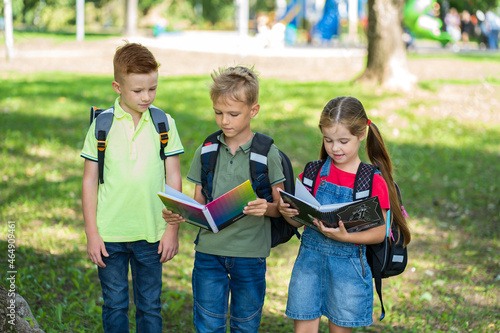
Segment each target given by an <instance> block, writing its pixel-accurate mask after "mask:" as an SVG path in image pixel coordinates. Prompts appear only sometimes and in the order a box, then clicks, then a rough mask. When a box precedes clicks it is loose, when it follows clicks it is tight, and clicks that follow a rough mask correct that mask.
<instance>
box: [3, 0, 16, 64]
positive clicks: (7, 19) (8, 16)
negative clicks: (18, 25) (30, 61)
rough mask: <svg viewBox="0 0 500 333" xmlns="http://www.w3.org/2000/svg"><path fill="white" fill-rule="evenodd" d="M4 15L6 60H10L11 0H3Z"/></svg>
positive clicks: (11, 51) (11, 36)
mask: <svg viewBox="0 0 500 333" xmlns="http://www.w3.org/2000/svg"><path fill="white" fill-rule="evenodd" d="M4 17H5V47H6V48H7V60H11V59H12V58H13V57H14V28H13V26H12V2H11V1H10V0H4Z"/></svg>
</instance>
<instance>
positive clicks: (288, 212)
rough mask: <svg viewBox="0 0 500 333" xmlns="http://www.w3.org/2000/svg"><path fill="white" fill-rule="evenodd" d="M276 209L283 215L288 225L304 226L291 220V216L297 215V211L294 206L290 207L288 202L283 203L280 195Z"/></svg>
mask: <svg viewBox="0 0 500 333" xmlns="http://www.w3.org/2000/svg"><path fill="white" fill-rule="evenodd" d="M278 210H279V211H280V213H281V216H283V217H284V218H285V220H286V221H287V222H288V223H289V224H290V225H293V226H294V227H296V228H300V227H303V226H304V225H303V224H302V223H300V222H297V221H295V220H292V217H293V216H295V215H299V211H298V210H297V209H295V208H290V204H288V203H285V202H284V201H283V199H282V198H281V196H280V200H279V201H278Z"/></svg>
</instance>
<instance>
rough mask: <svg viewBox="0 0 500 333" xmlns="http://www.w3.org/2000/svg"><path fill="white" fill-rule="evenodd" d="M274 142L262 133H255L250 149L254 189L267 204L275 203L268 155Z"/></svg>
mask: <svg viewBox="0 0 500 333" xmlns="http://www.w3.org/2000/svg"><path fill="white" fill-rule="evenodd" d="M273 143H274V140H273V139H272V138H271V137H269V136H267V135H265V134H262V133H255V135H254V137H253V140H252V145H251V147H250V176H251V177H252V187H253V190H254V191H255V193H256V194H257V196H258V197H259V198H264V199H266V200H267V202H272V201H273V193H272V189H271V185H270V183H269V169H268V167H267V154H268V153H269V150H270V149H271V145H272V144H273Z"/></svg>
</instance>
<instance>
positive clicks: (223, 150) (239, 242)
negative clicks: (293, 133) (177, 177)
mask: <svg viewBox="0 0 500 333" xmlns="http://www.w3.org/2000/svg"><path fill="white" fill-rule="evenodd" d="M219 141H220V143H221V146H220V149H219V154H218V156H217V164H216V167H215V173H214V184H213V198H214V199H216V198H218V197H220V196H221V195H222V194H224V193H226V192H228V191H229V190H231V189H233V188H234V187H236V186H238V185H239V184H241V183H243V182H244V181H246V180H248V179H251V177H250V146H251V144H252V140H250V141H249V142H247V143H245V144H244V145H242V146H240V147H239V148H238V149H237V150H236V152H235V154H234V155H233V154H232V153H231V149H230V148H229V147H228V146H227V145H226V143H225V141H224V135H221V136H219ZM200 156H201V146H200V147H199V148H198V150H196V153H195V155H194V158H193V163H192V164H191V168H190V169H189V173H188V176H187V179H188V180H189V181H191V182H193V183H195V184H198V185H201V159H200ZM267 160H268V169H269V181H270V183H271V185H272V186H273V185H276V184H279V183H282V182H284V181H285V176H284V175H283V169H282V166H281V157H280V155H279V151H278V148H277V147H276V146H275V145H272V147H271V149H270V151H269V154H268V155H267ZM195 250H196V251H199V252H203V253H208V254H213V255H220V256H230V257H252V258H257V257H261V258H262V257H267V256H269V254H270V252H271V221H270V219H269V217H266V216H252V215H248V216H245V217H244V218H242V219H240V220H239V221H238V222H236V223H234V224H232V225H230V226H229V227H227V228H225V229H223V230H221V231H219V232H218V233H216V234H214V233H212V232H210V231H207V230H203V229H200V234H199V237H198V243H197V245H196V247H195Z"/></svg>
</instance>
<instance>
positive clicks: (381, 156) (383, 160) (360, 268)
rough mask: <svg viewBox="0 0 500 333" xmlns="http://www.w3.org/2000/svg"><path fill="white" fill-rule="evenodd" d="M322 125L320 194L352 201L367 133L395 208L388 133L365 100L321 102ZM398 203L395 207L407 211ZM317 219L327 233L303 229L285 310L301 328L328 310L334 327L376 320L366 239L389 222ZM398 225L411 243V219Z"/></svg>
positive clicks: (382, 194) (379, 178) (283, 208)
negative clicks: (355, 224)
mask: <svg viewBox="0 0 500 333" xmlns="http://www.w3.org/2000/svg"><path fill="white" fill-rule="evenodd" d="M367 126H368V130H367ZM319 128H320V130H321V132H322V134H323V143H322V147H321V152H320V158H321V159H326V162H325V164H324V165H323V167H322V168H321V171H320V172H319V175H318V178H317V179H316V188H315V189H313V195H314V196H315V198H316V200H318V202H319V203H320V204H322V205H326V204H333V203H344V202H350V201H352V195H353V193H352V192H353V187H354V179H355V174H356V171H357V169H358V166H359V164H360V163H361V160H360V158H359V156H358V150H359V147H360V145H361V141H362V140H364V139H365V138H367V143H366V149H367V153H368V156H369V158H370V161H372V163H373V164H375V165H376V166H377V167H378V169H379V170H380V171H381V173H382V175H378V174H377V175H375V177H374V181H373V186H372V195H373V196H375V195H378V197H379V200H380V204H381V207H382V211H383V213H384V219H386V217H387V210H388V209H389V207H396V208H397V207H399V205H398V204H397V201H396V200H397V195H396V189H395V188H394V182H393V180H392V165H391V161H390V158H389V155H388V153H387V150H386V148H385V146H384V143H383V141H382V137H381V135H380V133H379V131H378V129H377V127H376V126H375V125H374V124H373V123H372V122H371V121H370V120H369V119H368V117H367V116H366V113H365V110H364V108H363V105H362V104H361V102H360V101H358V100H357V99H356V98H353V97H338V98H335V99H333V100H331V101H330V102H329V103H328V104H327V105H326V106H325V108H324V109H323V112H322V114H321V119H320V122H319ZM302 176H303V175H301V178H302ZM387 184H391V185H390V186H388V185H387ZM389 198H390V199H391V201H390V200H389ZM393 198H394V202H393V201H392V199H393ZM389 201H390V202H389ZM279 209H280V212H281V214H282V215H283V216H284V217H285V218H286V219H287V221H288V222H289V223H290V224H292V225H294V226H296V227H300V226H302V225H301V224H300V223H298V222H296V221H294V220H292V219H291V217H292V216H294V215H297V214H298V212H297V210H295V209H292V208H290V206H289V205H288V204H285V203H284V202H283V200H282V201H281V202H280V206H279ZM396 210H397V209H393V210H391V212H392V213H393V214H401V211H399V212H398V211H396ZM401 216H402V214H401ZM403 221H404V219H403ZM314 223H315V225H316V226H317V227H318V229H319V230H320V231H321V233H319V232H317V231H315V230H313V229H312V228H306V229H305V231H304V232H303V234H302V243H301V246H300V250H299V254H298V256H297V259H296V261H295V265H294V268H293V272H292V277H291V280H290V286H289V290H288V303H287V309H286V314H287V316H289V317H290V318H292V319H294V320H295V332H297V333H298V332H307V333H310V332H317V331H318V330H319V323H320V318H321V316H323V315H324V316H326V317H327V318H328V319H329V331H330V332H351V330H352V327H361V326H368V325H371V323H372V321H373V320H372V312H373V282H372V274H371V271H370V267H369V266H368V263H367V261H366V244H376V243H380V242H382V241H383V240H384V237H385V230H386V227H385V226H379V227H375V228H372V229H369V230H365V231H361V232H356V233H347V231H346V229H345V227H344V225H343V223H342V222H339V227H338V228H327V227H325V226H324V225H323V223H321V222H320V221H315V222H314ZM400 227H401V230H402V232H403V233H404V236H405V240H408V242H409V240H410V234H409V230H408V226H407V225H406V224H405V225H403V226H400ZM406 237H408V238H406Z"/></svg>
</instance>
